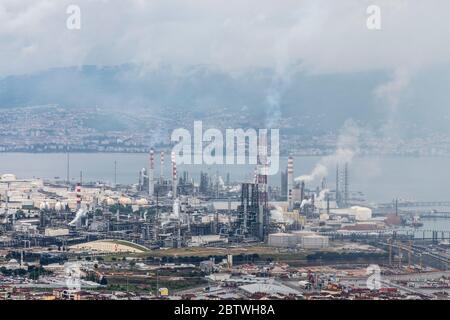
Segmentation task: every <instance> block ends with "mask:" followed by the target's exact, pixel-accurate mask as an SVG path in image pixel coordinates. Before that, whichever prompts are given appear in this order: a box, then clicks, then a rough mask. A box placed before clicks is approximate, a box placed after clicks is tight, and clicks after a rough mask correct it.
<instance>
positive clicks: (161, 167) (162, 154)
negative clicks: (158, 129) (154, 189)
mask: <svg viewBox="0 0 450 320" xmlns="http://www.w3.org/2000/svg"><path fill="white" fill-rule="evenodd" d="M160 157H161V166H160V168H159V170H160V179H161V182H162V181H164V151H161V155H160Z"/></svg>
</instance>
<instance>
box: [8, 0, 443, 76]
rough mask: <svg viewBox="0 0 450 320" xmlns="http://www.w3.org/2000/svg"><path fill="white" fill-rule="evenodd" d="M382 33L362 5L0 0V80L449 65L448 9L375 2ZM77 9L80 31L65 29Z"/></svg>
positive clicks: (310, 0)
mask: <svg viewBox="0 0 450 320" xmlns="http://www.w3.org/2000/svg"><path fill="white" fill-rule="evenodd" d="M376 2H377V3H376V4H378V5H379V6H380V7H381V10H382V30H380V31H370V30H368V29H367V28H366V19H367V16H366V8H367V6H369V5H370V4H373V1H361V0H343V1H329V0H301V1H298V0H295V1H294V0H284V1H283V2H282V4H280V2H279V1H273V0H272V1H269V0H249V1H245V2H244V1H239V0H230V1H223V2H217V1H206V0H195V1H194V0H153V1H143V0H128V1H122V0H90V1H88V0H78V1H67V0H61V1H51V0H22V1H16V0H2V1H1V3H0V75H7V74H17V73H29V72H33V71H37V70H42V69H47V68H51V67H61V66H73V65H83V64H100V65H114V64H121V63H125V62H137V63H142V64H146V65H148V66H152V65H155V64H161V63H164V64H171V65H175V66H176V65H180V66H183V65H190V64H209V65H214V66H217V67H219V68H222V69H224V70H229V71H240V70H242V69H244V68H251V67H270V68H274V69H276V70H278V71H279V72H280V73H283V72H285V71H286V70H288V69H289V68H290V66H291V65H298V64H299V63H300V66H301V68H304V69H305V70H307V71H309V72H316V73H317V72H318V73H323V72H355V71H365V70H377V69H390V70H395V69H397V68H399V67H401V68H403V69H410V68H411V69H414V70H416V69H418V68H424V67H428V66H431V65H439V64H448V62H449V59H450V44H448V41H446V39H448V38H449V36H450V24H449V23H448V21H447V14H448V12H449V11H450V3H449V2H448V1H445V0H431V1H422V0H398V1H392V0H378V1H376ZM74 3H76V4H78V5H79V6H80V7H81V13H82V29H81V30H80V31H70V30H67V29H66V18H67V14H66V8H67V6H68V5H69V4H74Z"/></svg>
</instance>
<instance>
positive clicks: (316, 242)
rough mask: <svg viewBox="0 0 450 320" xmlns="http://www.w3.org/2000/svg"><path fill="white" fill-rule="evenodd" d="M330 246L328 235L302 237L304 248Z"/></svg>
mask: <svg viewBox="0 0 450 320" xmlns="http://www.w3.org/2000/svg"><path fill="white" fill-rule="evenodd" d="M326 247H328V237H326V236H320V235H311V236H305V237H303V238H302V248H304V249H322V248H326Z"/></svg>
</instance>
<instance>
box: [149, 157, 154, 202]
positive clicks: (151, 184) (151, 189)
mask: <svg viewBox="0 0 450 320" xmlns="http://www.w3.org/2000/svg"><path fill="white" fill-rule="evenodd" d="M154 171H155V151H154V150H153V149H151V150H150V167H149V168H148V195H149V196H150V197H152V196H153V194H154V192H155V180H154V179H155V177H154Z"/></svg>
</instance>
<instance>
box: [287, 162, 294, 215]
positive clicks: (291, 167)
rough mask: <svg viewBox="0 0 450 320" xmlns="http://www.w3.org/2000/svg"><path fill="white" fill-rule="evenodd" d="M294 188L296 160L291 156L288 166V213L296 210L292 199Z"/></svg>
mask: <svg viewBox="0 0 450 320" xmlns="http://www.w3.org/2000/svg"><path fill="white" fill-rule="evenodd" d="M293 188H294V158H293V157H292V156H289V158H288V166H287V192H288V211H292V210H293V209H294V201H293V198H292V196H293V194H292V192H293Z"/></svg>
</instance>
